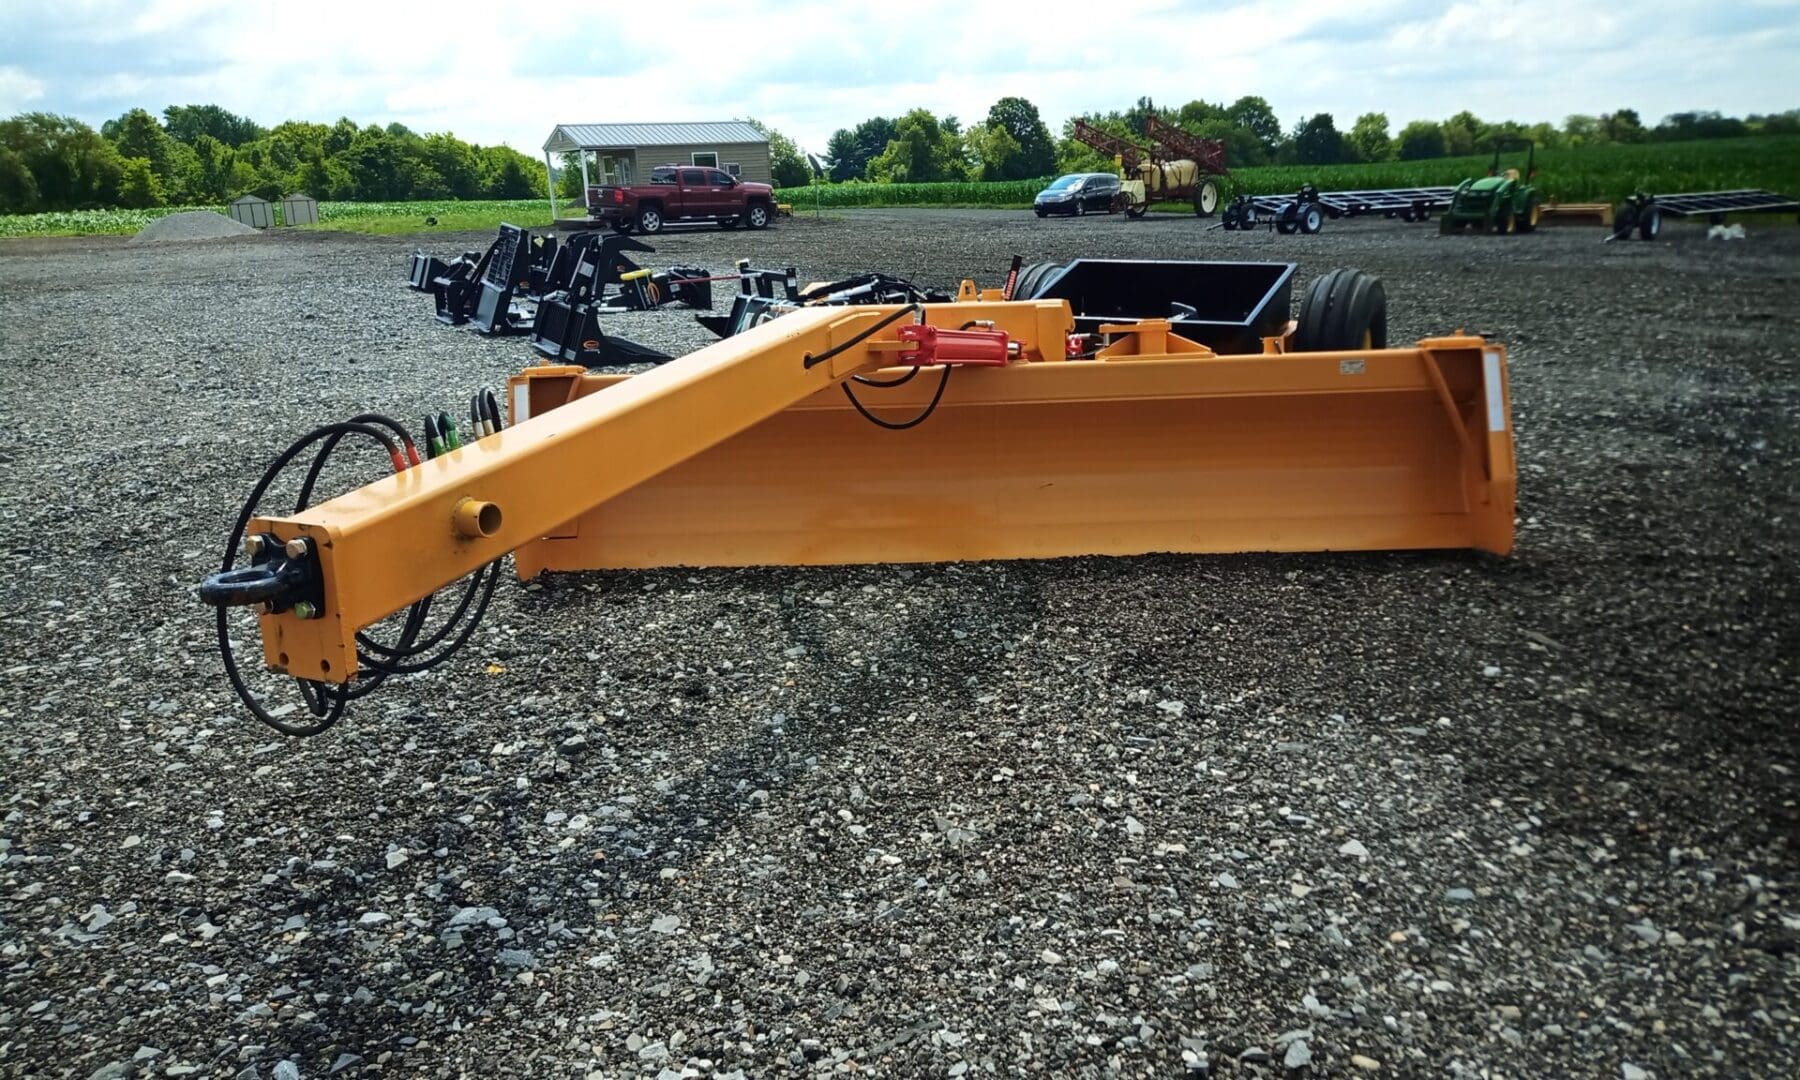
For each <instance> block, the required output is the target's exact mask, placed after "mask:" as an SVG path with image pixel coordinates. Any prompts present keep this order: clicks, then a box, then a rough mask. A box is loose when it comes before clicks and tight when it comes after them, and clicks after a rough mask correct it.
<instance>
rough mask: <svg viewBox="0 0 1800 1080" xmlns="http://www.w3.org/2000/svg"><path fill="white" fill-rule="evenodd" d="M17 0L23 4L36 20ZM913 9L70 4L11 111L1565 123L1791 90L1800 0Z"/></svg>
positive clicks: (21, 53)
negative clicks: (1237, 107) (1001, 108)
mask: <svg viewBox="0 0 1800 1080" xmlns="http://www.w3.org/2000/svg"><path fill="white" fill-rule="evenodd" d="M22 9H23V10H22ZM1060 10H1061V9H1059V8H1057V7H1054V6H1051V5H1041V6H1039V7H1038V8H1035V9H1033V10H1032V11H1031V12H1029V13H1027V14H1020V13H1019V12H1018V11H1017V10H1016V9H1014V8H1012V7H1011V6H1010V5H1004V6H1003V5H997V4H996V5H981V4H969V3H967V2H966V0H958V2H938V0H909V2H908V3H907V4H905V5H850V4H844V3H842V2H841V0H837V2H826V0H796V2H790V3H785V4H783V5H781V7H780V8H779V9H777V10H772V9H770V8H768V7H766V6H764V5H749V4H742V5H726V4H720V5H680V4H666V5H658V6H657V7H656V15H655V18H653V19H627V18H622V17H621V16H620V14H619V13H620V11H621V9H620V8H619V6H618V5H617V4H616V3H609V4H604V5H602V4H599V3H594V2H591V0H581V2H577V3H574V4H566V5H560V6H558V5H551V6H548V7H543V8H518V9H508V10H506V11H504V12H503V11H502V10H501V8H500V6H499V5H496V4H494V3H492V2H491V0H487V2H482V3H473V2H468V0H438V2H404V3H382V2H379V0H359V2H349V0H317V2H313V3H307V4H302V5H288V6H276V7H257V6H253V5H244V4H241V3H228V2H225V0H152V2H150V3H147V4H146V3H141V2H140V3H129V2H125V0H68V2H67V3H63V4H59V5H57V6H56V7H55V8H54V9H51V10H43V9H39V10H30V9H28V8H27V7H26V5H7V10H5V11H4V12H0V115H3V114H5V113H7V112H11V111H16V110H18V109H20V108H24V107H30V108H41V109H48V110H51V111H57V112H68V113H72V114H74V115H76V116H79V117H80V118H82V119H84V120H87V121H88V122H90V123H95V124H98V123H99V122H101V121H103V120H106V119H109V118H111V117H113V116H116V115H118V114H119V113H121V112H123V111H125V110H126V109H127V108H131V107H134V106H142V107H145V108H149V109H152V110H160V109H161V108H162V107H163V106H164V105H168V104H189V103H198V102H214V103H217V104H219V105H222V106H224V107H226V108H228V109H231V110H232V111H234V112H239V113H243V114H246V115H249V116H251V117H252V118H254V119H256V120H257V121H259V122H261V123H264V124H271V123H276V122H279V121H281V120H284V119H298V120H315V121H323V122H330V121H333V120H335V119H336V118H337V117H339V116H349V117H351V118H352V119H354V120H356V121H358V122H361V123H381V124H385V123H389V122H392V121H398V122H400V123H404V124H406V125H408V126H409V127H412V128H414V129H415V130H420V131H442V130H453V131H455V132H456V133H457V134H458V135H460V136H461V137H463V138H466V139H472V140H476V141H480V142H486V143H491V142H507V143H510V144H512V145H513V146H516V147H518V148H520V149H522V150H525V151H527V152H531V153H535V152H536V150H537V147H538V146H539V145H540V144H541V143H542V141H543V138H544V136H545V135H546V134H547V133H548V132H549V130H550V128H551V127H552V126H553V125H554V124H556V123H559V122H570V121H577V122H594V121H609V120H610V121H616V120H699V119H715V118H723V117H732V116H743V115H754V116H756V117H758V118H759V119H762V120H764V121H766V122H768V123H770V124H773V125H774V126H775V127H778V128H780V129H782V130H783V131H785V132H787V133H788V134H789V135H790V136H792V137H793V138H794V139H796V141H798V142H799V143H800V144H801V146H802V147H803V148H806V149H811V150H815V151H817V150H821V149H822V148H823V146H824V144H825V142H826V139H827V138H828V137H829V135H830V134H831V132H832V131H833V130H835V129H836V128H839V127H848V126H852V125H854V124H856V123H858V122H860V121H861V120H864V119H866V118H868V117H870V116H874V115H887V116H893V115H898V114H899V113H901V112H904V111H905V110H907V109H909V108H914V107H924V108H928V109H931V110H932V111H934V112H936V113H938V114H939V115H944V114H955V115H956V116H958V117H960V118H961V119H962V120H963V121H964V122H965V123H968V122H972V121H975V120H978V119H980V118H981V117H982V116H983V115H985V113H986V111H987V108H988V106H989V105H990V104H992V103H993V101H994V100H995V99H997V98H999V97H1002V96H1005V95H1009V94H1016V95H1019V96H1023V97H1025V98H1028V99H1029V100H1031V101H1032V102H1033V103H1035V104H1036V105H1037V106H1038V108H1039V110H1040V111H1041V112H1042V113H1043V115H1044V118H1045V120H1046V121H1047V122H1048V123H1050V125H1051V126H1052V128H1055V127H1056V126H1058V125H1059V124H1060V123H1061V122H1062V121H1063V120H1064V119H1065V118H1067V117H1068V116H1071V115H1074V114H1076V113H1079V112H1084V111H1089V110H1107V109H1122V108H1126V107H1129V106H1130V105H1131V104H1132V102H1134V101H1135V100H1136V99H1137V98H1138V97H1139V96H1140V95H1149V96H1151V97H1152V98H1154V99H1155V100H1156V101H1157V102H1158V103H1159V104H1164V105H1178V104H1181V103H1183V102H1185V101H1189V100H1192V99H1194V98H1204V99H1206V100H1209V101H1231V100H1233V99H1235V98H1237V97H1239V96H1241V95H1243V94H1260V95H1261V96H1263V97H1265V98H1267V99H1268V100H1269V101H1270V103H1271V104H1272V105H1273V106H1274V107H1275V110H1276V112H1277V114H1278V115H1279V116H1280V117H1281V118H1282V120H1283V122H1284V123H1286V124H1290V125H1291V124H1294V123H1296V122H1298V121H1299V120H1300V119H1302V118H1303V117H1305V116H1308V115H1310V114H1312V113H1314V112H1331V113H1333V114H1334V115H1335V116H1336V117H1337V119H1338V124H1339V127H1340V128H1348V126H1349V124H1350V122H1351V120H1353V119H1354V117H1355V116H1356V115H1357V114H1359V113H1362V112H1367V111H1382V112H1385V113H1387V115H1388V118H1389V120H1390V122H1391V123H1392V124H1393V125H1394V127H1395V128H1398V127H1399V126H1400V125H1402V124H1404V123H1406V122H1407V121H1409V120H1413V119H1420V118H1431V119H1436V118H1441V117H1444V116H1447V115H1449V114H1451V113H1453V112H1456V111H1458V110H1460V109H1465V108H1466V109H1469V110H1471V111H1473V112H1474V113H1476V114H1477V115H1479V116H1481V117H1483V118H1486V119H1517V120H1530V121H1535V120H1559V119H1561V118H1562V117H1563V116H1565V115H1567V114H1569V113H1572V112H1602V111H1609V110H1612V109H1615V108H1619V107H1632V108H1636V109H1637V110H1638V111H1639V112H1640V113H1641V114H1643V116H1644V117H1645V118H1646V119H1648V120H1652V121H1653V120H1655V119H1656V118H1658V117H1660V116H1662V115H1665V114H1667V113H1669V112H1674V111H1677V110H1682V109H1696V108H1697V109H1719V110H1721V111H1724V112H1728V113H1744V112H1763V111H1772V110H1781V109H1787V108H1793V107H1795V106H1796V105H1800V95H1796V94H1795V93H1794V91H1793V89H1792V87H1791V83H1790V82H1789V80H1787V79H1786V78H1785V77H1784V75H1783V73H1784V72H1786V71H1788V70H1790V69H1791V68H1792V67H1793V66H1794V64H1795V63H1796V62H1797V61H1800V3H1796V2H1795V0H1767V2H1763V3H1749V4H1743V5H1734V6H1729V7H1722V6H1714V7H1711V8H1707V9H1696V8H1694V7H1693V6H1692V5H1688V4H1684V3H1682V2H1680V0H1643V2H1640V3H1639V4H1637V5H1635V6H1634V7H1632V8H1630V9H1629V13H1628V16H1621V14H1620V11H1621V9H1620V8H1618V6H1617V4H1616V3H1614V2H1601V0H1562V2H1558V0H1374V2H1371V3H1367V4H1362V5H1358V6H1355V7H1345V6H1344V5H1340V4H1336V3H1330V2H1325V0H1278V2H1274V3H1260V4H1249V3H1236V4H1233V3H1231V0H1220V2H1218V3H1198V2H1180V0H1148V2H1145V0H1139V2H1135V3H1131V4H1121V5H1118V6H1117V8H1116V9H1110V10H1108V11H1107V12H1106V14H1105V16H1104V18H1102V19H1099V20H1096V19H1094V18H1092V17H1091V14H1092V12H1094V11H1095V10H1096V9H1094V8H1092V7H1091V6H1087V5H1084V6H1082V7H1081V8H1079V9H1070V11H1069V12H1068V13H1067V16H1066V17H1060V16H1059V12H1060Z"/></svg>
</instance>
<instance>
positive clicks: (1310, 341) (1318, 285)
mask: <svg viewBox="0 0 1800 1080" xmlns="http://www.w3.org/2000/svg"><path fill="white" fill-rule="evenodd" d="M1296 321H1297V324H1298V325H1297V326H1296V328H1295V330H1294V351H1296V352H1340V351H1347V350H1354V349H1385V348H1387V291H1386V290H1385V289H1383V288H1382V286H1381V279H1380V278H1378V277H1376V276H1375V275H1373V274H1370V273H1366V272H1364V271H1362V270H1349V269H1344V270H1331V271H1327V272H1326V273H1324V274H1321V275H1320V276H1319V277H1318V278H1316V279H1315V280H1314V281H1313V283H1312V285H1310V286H1309V287H1308V288H1307V290H1306V296H1305V298H1304V299H1302V300H1301V301H1300V317H1299V319H1298V320H1296Z"/></svg>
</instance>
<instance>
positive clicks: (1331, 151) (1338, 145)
mask: <svg viewBox="0 0 1800 1080" xmlns="http://www.w3.org/2000/svg"><path fill="white" fill-rule="evenodd" d="M1348 156H1349V155H1348V153H1347V151H1346V149H1345V146H1344V137H1343V135H1341V134H1339V133H1338V129H1337V125H1336V124H1334V123H1333V122H1332V119H1331V114H1330V113H1315V114H1314V115H1313V116H1312V118H1311V119H1309V120H1307V121H1306V122H1305V123H1303V124H1301V125H1300V126H1299V127H1298V128H1295V129H1294V158H1295V160H1296V161H1298V162H1299V163H1300V164H1302V165H1336V164H1338V163H1339V162H1342V161H1343V160H1344V159H1345V158H1346V157H1348Z"/></svg>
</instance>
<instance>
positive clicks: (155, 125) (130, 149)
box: [100, 109, 175, 173]
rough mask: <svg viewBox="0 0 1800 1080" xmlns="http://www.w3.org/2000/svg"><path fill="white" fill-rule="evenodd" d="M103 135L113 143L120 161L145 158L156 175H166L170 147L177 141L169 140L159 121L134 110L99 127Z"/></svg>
mask: <svg viewBox="0 0 1800 1080" xmlns="http://www.w3.org/2000/svg"><path fill="white" fill-rule="evenodd" d="M100 134H102V135H104V136H106V137H107V138H108V139H111V140H112V144H113V146H115V147H117V148H118V151H119V156H120V157H122V158H125V159H127V160H129V159H131V158H143V159H144V160H145V161H148V162H149V163H150V168H151V169H152V170H153V171H155V172H159V173H164V172H167V170H168V162H169V154H170V147H171V146H173V145H174V143H175V140H173V139H171V138H169V133H168V132H167V131H164V130H163V126H162V123H161V122H160V121H158V120H157V119H156V117H154V116H151V115H150V114H149V113H148V112H146V111H144V110H143V109H132V110H131V111H130V112H128V113H126V114H125V115H123V116H121V117H119V118H118V119H117V120H108V121H107V122H106V123H104V124H102V125H100Z"/></svg>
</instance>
